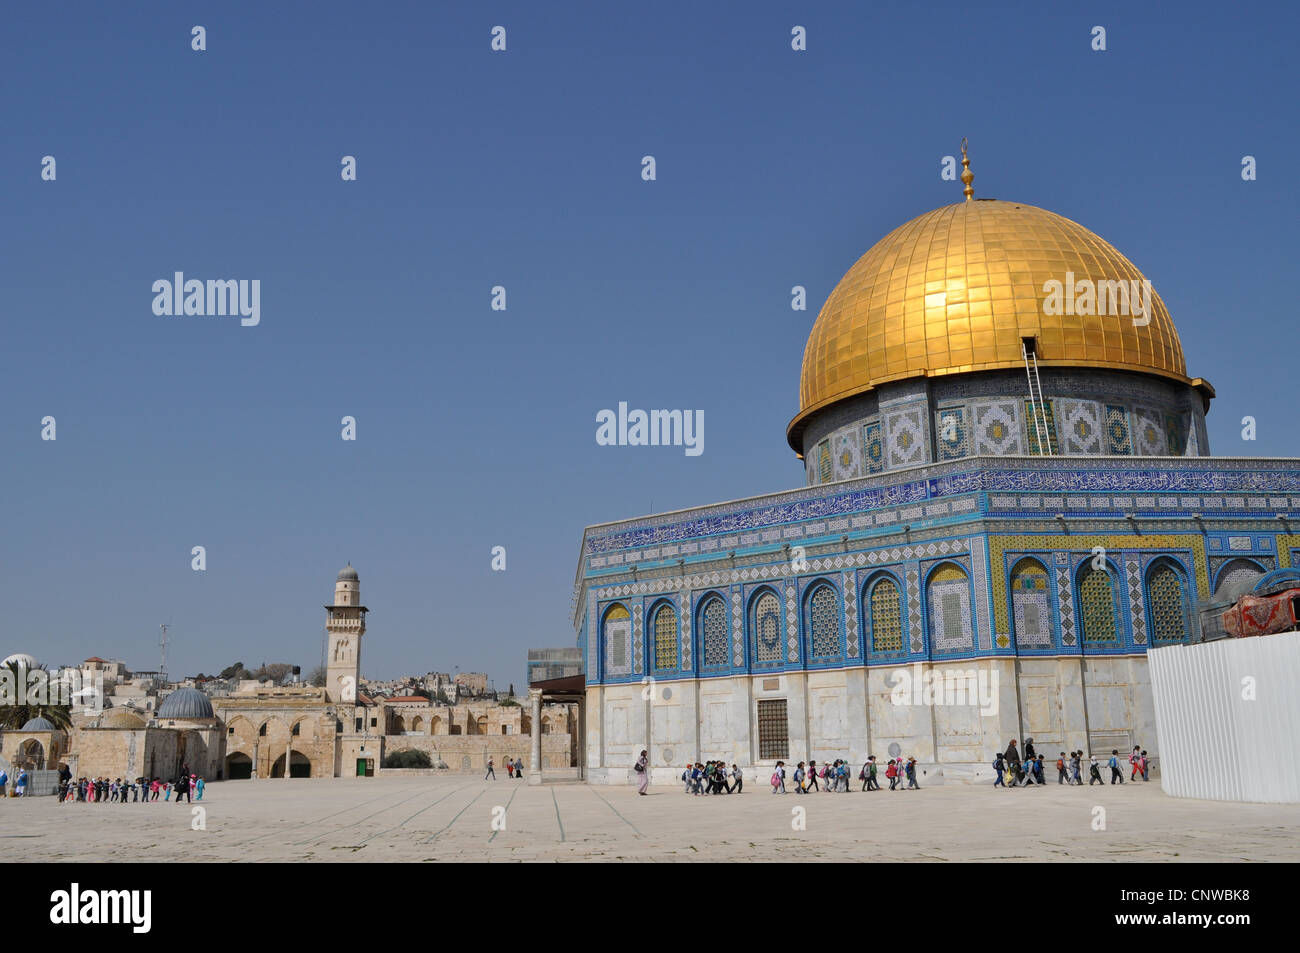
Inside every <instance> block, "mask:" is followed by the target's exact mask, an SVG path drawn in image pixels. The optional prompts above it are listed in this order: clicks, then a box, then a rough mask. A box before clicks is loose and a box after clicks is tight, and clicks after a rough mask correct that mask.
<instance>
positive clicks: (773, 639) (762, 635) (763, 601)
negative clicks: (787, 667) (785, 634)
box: [749, 589, 781, 662]
mask: <svg viewBox="0 0 1300 953" xmlns="http://www.w3.org/2000/svg"><path fill="white" fill-rule="evenodd" d="M750 612H751V615H750V620H749V624H750V628H751V630H752V631H753V633H754V659H755V661H758V662H779V661H781V600H779V599H778V598H777V597H776V593H774V592H772V591H771V590H770V589H767V590H764V591H763V594H762V595H760V596H759V597H758V598H757V599H755V600H754V602H753V608H752V609H751V610H750Z"/></svg>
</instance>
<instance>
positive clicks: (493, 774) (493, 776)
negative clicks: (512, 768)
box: [483, 758, 497, 781]
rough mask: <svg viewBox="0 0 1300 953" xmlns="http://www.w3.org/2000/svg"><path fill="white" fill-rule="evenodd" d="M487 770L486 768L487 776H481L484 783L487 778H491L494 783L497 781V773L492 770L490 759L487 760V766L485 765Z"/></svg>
mask: <svg viewBox="0 0 1300 953" xmlns="http://www.w3.org/2000/svg"><path fill="white" fill-rule="evenodd" d="M487 768H488V769H487V774H485V775H483V780H484V781H486V780H487V779H488V778H491V779H492V780H493V781H495V780H496V779H497V773H496V770H495V769H494V768H493V766H492V759H491V758H488V765H487Z"/></svg>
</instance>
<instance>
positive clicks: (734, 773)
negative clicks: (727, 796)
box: [728, 764, 745, 794]
mask: <svg viewBox="0 0 1300 953" xmlns="http://www.w3.org/2000/svg"><path fill="white" fill-rule="evenodd" d="M731 780H732V785H731V789H730V791H729V792H728V793H731V792H735V793H736V794H741V793H743V791H744V788H745V776H744V775H743V774H741V773H740V767H739V765H734V764H733V765H732V766H731Z"/></svg>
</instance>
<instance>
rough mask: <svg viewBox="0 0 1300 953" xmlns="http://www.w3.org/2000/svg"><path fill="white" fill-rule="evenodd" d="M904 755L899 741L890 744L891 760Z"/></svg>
mask: <svg viewBox="0 0 1300 953" xmlns="http://www.w3.org/2000/svg"><path fill="white" fill-rule="evenodd" d="M902 753H903V747H902V745H900V744H899V743H898V742H897V741H891V742H890V743H889V756H890V757H891V758H897V757H898V756H899V755H900V754H902Z"/></svg>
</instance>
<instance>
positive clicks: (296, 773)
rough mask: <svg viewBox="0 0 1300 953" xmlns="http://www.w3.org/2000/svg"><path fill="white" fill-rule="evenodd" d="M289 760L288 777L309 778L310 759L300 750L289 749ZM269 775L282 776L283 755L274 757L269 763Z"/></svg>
mask: <svg viewBox="0 0 1300 953" xmlns="http://www.w3.org/2000/svg"><path fill="white" fill-rule="evenodd" d="M290 756H291V760H290V762H289V777H291V778H310V777H311V759H310V758H308V757H307V756H306V755H305V754H303V753H302V752H301V751H291V752H290ZM271 777H273V778H282V777H284V755H280V757H278V758H276V759H275V763H274V764H272V765H271Z"/></svg>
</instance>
